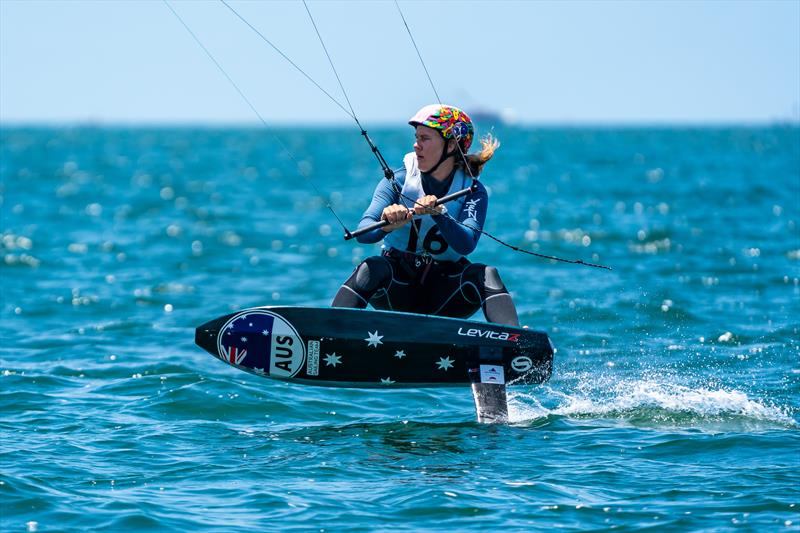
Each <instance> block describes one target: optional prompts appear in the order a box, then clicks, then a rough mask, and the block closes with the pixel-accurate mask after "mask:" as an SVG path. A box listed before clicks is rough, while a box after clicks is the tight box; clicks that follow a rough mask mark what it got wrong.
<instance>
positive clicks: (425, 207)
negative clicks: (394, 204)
mask: <svg viewBox="0 0 800 533" xmlns="http://www.w3.org/2000/svg"><path fill="white" fill-rule="evenodd" d="M436 200H438V198H436V197H435V196H434V195H432V194H429V195H428V196H423V197H422V198H420V199H419V200H417V203H416V204H415V205H414V214H416V215H441V214H442V213H443V212H444V206H443V205H438V206H437V205H436Z"/></svg>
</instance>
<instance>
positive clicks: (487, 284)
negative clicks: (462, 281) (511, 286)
mask: <svg viewBox="0 0 800 533" xmlns="http://www.w3.org/2000/svg"><path fill="white" fill-rule="evenodd" d="M464 277H465V278H466V281H471V282H472V283H474V284H475V285H476V286H477V287H478V289H479V290H480V291H482V292H488V293H491V294H500V293H504V292H508V290H507V289H506V286H505V284H504V283H503V280H502V278H501V277H500V273H499V272H498V271H497V269H496V268H495V267H493V266H487V265H484V264H482V263H472V264H471V265H469V267H467V271H466V272H465V276H464Z"/></svg>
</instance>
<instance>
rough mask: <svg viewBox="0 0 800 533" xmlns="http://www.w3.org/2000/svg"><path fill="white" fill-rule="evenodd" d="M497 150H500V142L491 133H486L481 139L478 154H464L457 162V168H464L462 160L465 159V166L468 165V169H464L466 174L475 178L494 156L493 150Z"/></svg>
mask: <svg viewBox="0 0 800 533" xmlns="http://www.w3.org/2000/svg"><path fill="white" fill-rule="evenodd" d="M498 148H500V141H498V140H497V137H495V136H494V135H492V134H491V133H487V134H486V135H485V136H484V137H483V138H482V139H481V150H480V152H478V153H475V154H466V155H465V157H464V158H462V159H461V160H460V161H459V166H461V167H464V166H465V162H464V159H466V165H469V168H468V169H466V171H467V174H468V175H470V176H472V177H474V178H477V177H478V176H479V175H480V173H481V171H482V170H483V165H485V164H486V163H488V162H489V160H490V159H491V158H492V156H493V155H494V152H495V150H497V149H498Z"/></svg>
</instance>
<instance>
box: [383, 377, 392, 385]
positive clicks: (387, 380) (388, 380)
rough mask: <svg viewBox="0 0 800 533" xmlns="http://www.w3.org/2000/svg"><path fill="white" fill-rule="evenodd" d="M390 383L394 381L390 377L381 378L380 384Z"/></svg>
mask: <svg viewBox="0 0 800 533" xmlns="http://www.w3.org/2000/svg"><path fill="white" fill-rule="evenodd" d="M392 383H394V381H392V378H391V377H388V378H381V385H391V384H392Z"/></svg>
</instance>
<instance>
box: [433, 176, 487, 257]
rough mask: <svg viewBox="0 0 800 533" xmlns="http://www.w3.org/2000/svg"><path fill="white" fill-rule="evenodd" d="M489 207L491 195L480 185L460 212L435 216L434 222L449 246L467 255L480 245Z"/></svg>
mask: <svg viewBox="0 0 800 533" xmlns="http://www.w3.org/2000/svg"><path fill="white" fill-rule="evenodd" d="M445 206H446V204H445ZM488 207H489V195H488V194H487V193H486V188H485V187H484V186H483V185H482V184H480V183H479V184H478V190H477V191H475V192H474V193H470V194H468V195H467V197H466V199H465V200H464V205H463V206H462V207H461V211H460V212H458V213H448V215H449V216H448V215H435V216H434V217H433V220H434V221H435V222H436V226H438V228H439V233H441V234H442V236H443V237H444V239H445V240H446V241H447V244H448V245H450V247H451V248H453V250H455V251H456V252H458V253H459V254H461V255H467V254H469V253H471V252H472V251H473V250H474V249H475V247H476V246H477V245H478V239H480V237H481V233H480V230H482V229H483V223H484V222H485V221H486V211H487V209H488ZM451 217H452V218H451ZM453 218H455V219H456V220H458V222H461V224H458V223H457V222H456V221H455V220H453Z"/></svg>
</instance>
